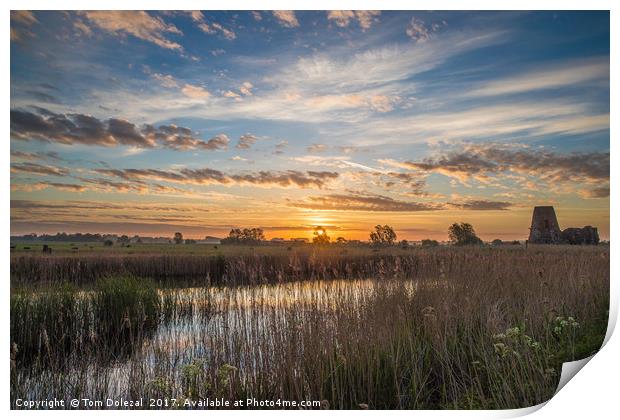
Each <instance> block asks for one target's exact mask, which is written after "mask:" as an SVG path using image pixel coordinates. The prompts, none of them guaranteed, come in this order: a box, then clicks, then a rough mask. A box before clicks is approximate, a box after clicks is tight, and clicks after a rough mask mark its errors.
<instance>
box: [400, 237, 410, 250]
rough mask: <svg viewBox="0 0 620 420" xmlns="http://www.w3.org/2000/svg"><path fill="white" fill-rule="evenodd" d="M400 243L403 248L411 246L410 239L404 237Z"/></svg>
mask: <svg viewBox="0 0 620 420" xmlns="http://www.w3.org/2000/svg"><path fill="white" fill-rule="evenodd" d="M399 245H400V247H401V248H402V249H407V248H409V241H408V240H406V239H403V240H402V241H400V242H399Z"/></svg>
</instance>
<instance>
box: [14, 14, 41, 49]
mask: <svg viewBox="0 0 620 420" xmlns="http://www.w3.org/2000/svg"><path fill="white" fill-rule="evenodd" d="M35 23H39V21H38V20H37V18H36V17H35V15H34V13H32V12H30V11H28V10H11V41H16V42H21V41H24V40H25V38H34V37H35V34H34V33H33V32H32V31H29V30H28V29H26V28H29V27H30V26H32V25H34V24H35ZM13 24H17V26H18V27H15V26H14V25H13Z"/></svg>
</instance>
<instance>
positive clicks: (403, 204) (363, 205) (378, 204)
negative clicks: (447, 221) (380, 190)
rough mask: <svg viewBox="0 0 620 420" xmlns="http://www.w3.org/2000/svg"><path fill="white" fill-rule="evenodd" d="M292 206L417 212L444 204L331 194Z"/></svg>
mask: <svg viewBox="0 0 620 420" xmlns="http://www.w3.org/2000/svg"><path fill="white" fill-rule="evenodd" d="M290 205H291V206H292V207H299V208H304V209H310V210H339V211H373V212H374V211H377V212H417V211H435V210H442V209H443V208H444V205H442V204H429V203H416V202H410V201H401V200H395V199H393V198H391V197H385V196H382V195H361V194H330V195H324V196H313V197H308V199H307V200H305V201H303V202H293V203H290Z"/></svg>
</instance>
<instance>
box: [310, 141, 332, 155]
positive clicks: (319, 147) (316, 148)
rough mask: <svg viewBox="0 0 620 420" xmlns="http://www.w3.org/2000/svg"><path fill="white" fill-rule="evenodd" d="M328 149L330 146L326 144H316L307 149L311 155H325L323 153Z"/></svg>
mask: <svg viewBox="0 0 620 420" xmlns="http://www.w3.org/2000/svg"><path fill="white" fill-rule="evenodd" d="M328 148H329V146H328V145H326V144H319V143H314V144H311V145H310V146H308V147H306V150H307V151H308V152H309V153H323V152H326V151H327V149H328Z"/></svg>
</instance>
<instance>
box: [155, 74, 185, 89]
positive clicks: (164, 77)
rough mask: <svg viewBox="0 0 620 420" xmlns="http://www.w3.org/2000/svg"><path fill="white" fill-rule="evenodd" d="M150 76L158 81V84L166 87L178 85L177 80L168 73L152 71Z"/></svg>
mask: <svg viewBox="0 0 620 420" xmlns="http://www.w3.org/2000/svg"><path fill="white" fill-rule="evenodd" d="M151 77H152V78H153V79H155V80H157V81H158V82H159V84H160V85H162V86H163V87H167V88H175V87H179V82H177V80H176V79H175V78H174V77H172V75H170V74H161V73H153V74H151Z"/></svg>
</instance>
